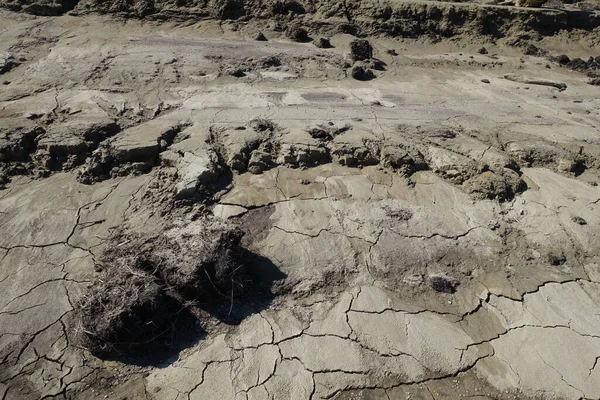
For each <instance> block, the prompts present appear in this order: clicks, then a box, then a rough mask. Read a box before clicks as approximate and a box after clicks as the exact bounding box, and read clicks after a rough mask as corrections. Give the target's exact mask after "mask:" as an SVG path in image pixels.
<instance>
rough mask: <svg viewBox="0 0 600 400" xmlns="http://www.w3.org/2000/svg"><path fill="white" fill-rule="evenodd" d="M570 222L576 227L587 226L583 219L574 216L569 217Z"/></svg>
mask: <svg viewBox="0 0 600 400" xmlns="http://www.w3.org/2000/svg"><path fill="white" fill-rule="evenodd" d="M571 221H573V222H575V223H576V224H577V225H587V221H586V220H585V219H583V218H581V217H579V216H576V215H573V216H572V217H571Z"/></svg>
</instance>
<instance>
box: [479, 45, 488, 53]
mask: <svg viewBox="0 0 600 400" xmlns="http://www.w3.org/2000/svg"><path fill="white" fill-rule="evenodd" d="M477 52H478V53H479V54H487V53H488V51H487V49H486V48H485V47H482V48H480V49H479V50H477Z"/></svg>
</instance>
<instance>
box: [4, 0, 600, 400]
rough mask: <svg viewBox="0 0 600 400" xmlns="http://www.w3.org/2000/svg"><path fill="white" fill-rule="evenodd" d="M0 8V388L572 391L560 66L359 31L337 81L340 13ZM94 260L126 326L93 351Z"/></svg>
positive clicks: (588, 338) (586, 346)
mask: <svg viewBox="0 0 600 400" xmlns="http://www.w3.org/2000/svg"><path fill="white" fill-rule="evenodd" d="M136 4H137V3H136ZM286 4H287V3H286ZM288 5H289V4H288ZM549 13H550V14H552V12H549ZM550 14H548V15H550ZM0 22H1V23H0V26H1V28H0V54H3V53H4V52H6V53H7V54H10V55H11V58H10V60H11V63H12V64H11V68H10V70H7V71H6V72H4V71H3V74H2V75H1V76H0V79H1V80H2V82H4V83H3V84H2V86H0V120H1V125H0V188H1V189H0V399H2V400H9V399H10V400H12V399H38V398H39V399H49V398H57V399H96V398H110V399H113V398H114V399H123V398H128V399H146V400H148V399H153V400H161V399H169V400H171V399H173V400H175V399H177V400H182V399H189V400H191V399H213V398H214V399H236V400H237V399H244V400H250V399H401V398H419V399H438V398H479V399H515V398H518V399H529V398H530V399H580V398H586V399H595V398H599V397H600V362H599V360H600V314H599V313H598V309H599V308H598V307H599V306H600V250H599V249H600V229H599V227H600V188H599V187H598V183H600V175H599V168H600V132H599V127H600V124H599V122H600V100H599V96H598V95H597V94H598V92H597V90H598V89H597V87H595V86H592V85H589V84H588V83H587V82H588V77H587V76H586V75H585V74H583V73H581V72H577V71H572V70H570V69H567V68H563V67H561V66H560V65H559V64H558V63H552V62H550V61H548V59H547V58H546V57H545V56H540V55H523V50H522V48H520V47H518V46H517V47H515V46H512V45H511V44H514V43H513V42H514V37H506V38H503V39H497V40H491V39H489V38H485V37H476V38H473V37H469V36H468V35H467V36H458V37H455V38H454V39H453V40H443V41H441V42H438V43H431V41H430V40H422V39H404V40H401V39H399V38H389V37H369V38H368V39H369V41H370V43H371V44H372V46H373V48H374V57H375V58H376V59H375V60H366V61H360V62H361V63H365V65H366V66H367V68H372V69H373V71H374V72H373V73H374V74H375V76H376V78H375V79H373V80H370V81H360V80H355V79H352V77H351V71H350V68H349V67H350V66H351V65H352V64H351V62H350V61H349V59H350V57H349V55H348V53H349V52H350V50H351V47H352V45H351V44H350V43H351V41H352V40H354V37H352V36H351V35H349V34H347V33H339V32H338V33H336V34H331V35H330V37H329V36H328V37H329V40H330V42H331V45H332V47H331V48H320V47H317V46H315V45H314V44H311V43H298V42H293V41H291V40H290V39H289V38H288V37H287V36H286V34H285V32H282V31H277V30H272V31H271V30H269V31H268V30H267V28H266V27H264V26H262V25H261V24H260V23H258V22H256V21H248V22H247V23H235V22H231V21H229V22H227V21H225V22H224V21H217V22H215V21H203V22H202V23H197V24H191V23H190V24H184V25H185V26H177V25H175V24H174V23H172V22H162V23H156V22H148V21H144V22H141V21H136V20H129V21H126V22H124V21H118V20H115V19H113V18H110V17H105V16H98V15H85V16H82V17H76V16H68V15H65V16H60V17H31V16H25V15H22V14H15V13H10V12H7V11H2V12H1V13H0ZM361 26H362V27H363V29H366V28H365V27H368V26H369V25H368V24H367V23H366V22H365V21H363V25H361ZM259 28H260V30H262V31H263V32H264V33H265V35H266V36H267V37H268V39H269V40H267V41H255V40H254V39H253V38H255V37H256V33H257V31H258V30H259ZM379 29H383V28H381V27H376V26H371V30H367V32H377V31H378V30H379ZM309 33H310V34H311V35H316V32H312V31H311V32H309ZM597 39H598V32H597V30H596V31H589V32H585V34H580V33H578V32H575V31H573V32H569V33H565V32H562V33H560V34H558V35H557V36H555V37H544V38H543V39H540V41H539V42H536V44H537V45H538V46H540V47H543V48H544V49H547V50H548V51H549V52H550V53H552V54H561V53H565V52H566V51H567V50H568V51H569V52H570V53H569V56H570V57H581V58H583V59H587V58H588V57H589V56H590V55H594V56H597V55H598V54H600V50H599V49H598V43H599V42H598V40H597ZM594 43H595V44H594ZM482 44H484V45H485V46H486V48H487V49H486V51H485V53H484V52H482V51H480V49H481V47H482ZM390 49H394V50H395V51H394V52H391V51H389V50H390ZM394 54H396V55H394ZM5 59H6V60H9V58H8V57H5ZM377 60H379V62H378V61H377ZM380 62H383V64H381V63H380ZM349 63H350V64H349ZM369 63H370V64H369ZM367 64H368V65H367ZM546 64H548V66H549V67H550V68H547V67H546ZM361 65H362V64H361ZM375 67H378V68H379V67H383V69H377V68H375ZM515 75H517V76H518V77H519V78H514V76H515ZM505 76H510V77H511V79H508V78H505ZM512 78H514V79H512ZM2 82H0V83H2ZM540 82H542V83H540ZM548 82H550V83H555V84H552V85H548V84H547V83H548ZM563 85H566V89H564V86H563ZM224 227H227V228H224ZM233 228H235V229H239V230H240V232H242V233H243V234H244V235H243V237H242V238H241V243H239V244H238V243H236V246H234V247H233V248H229V247H226V246H225V247H223V246H221V245H220V244H219V243H220V242H219V241H218V240H213V239H214V237H216V236H218V232H222V231H224V230H225V229H233ZM214 232H217V233H214ZM236 232H237V231H236ZM236 237H237V236H236ZM211 240H213V241H212V242H211ZM215 243H216V244H215ZM167 244H168V245H167ZM238 245H239V246H240V248H238ZM220 246H221V247H220ZM215 249H216V250H215ZM194 252H198V254H196V253H194ZM211 252H213V253H211ZM228 252H232V254H234V255H235V257H233V256H232V257H233V258H230V257H223V258H219V257H217V256H220V255H222V254H229V253H228ZM111 254H113V255H114V254H116V255H117V257H112V258H111V257H109V256H110V255H111ZM215 254H216V255H215ZM231 259H235V260H236V263H241V264H243V265H240V266H239V268H242V267H243V269H240V273H241V272H243V274H241V275H239V276H241V278H238V275H234V274H233V272H238V264H231V263H230V262H231ZM215 260H217V261H215ZM223 260H225V261H223ZM240 260H241V261H240ZM218 263H222V265H225V267H223V268H224V270H226V271H228V273H229V272H231V270H233V272H231V274H230V275H227V274H226V275H219V269H218V268H216V269H215V268H214V265H215V264H218ZM210 268H213V269H214V270H213V269H210ZM203 274H206V277H205V276H204V275H203ZM113 275H114V276H118V277H119V279H121V281H119V282H127V281H128V280H129V283H131V282H133V279H135V278H136V277H137V278H141V280H140V281H139V282H141V283H139V282H138V283H136V284H139V286H137V287H141V288H143V290H142V289H140V291H139V292H136V293H135V294H136V295H138V294H139V296H138V297H136V296H132V297H130V298H126V299H125V300H131V301H130V302H129V303H127V301H124V302H123V304H121V305H122V306H123V308H124V309H125V311H126V312H123V313H122V314H118V315H117V316H116V317H115V318H114V319H112V320H111V321H116V322H113V323H114V324H115V325H113V326H111V329H112V328H114V329H115V330H116V329H121V328H122V326H121V325H123V326H126V329H128V330H127V333H131V332H132V331H135V330H136V329H137V330H140V331H142V334H140V333H139V332H137V331H136V332H137V333H136V334H138V335H140V336H139V337H140V338H142V337H143V338H144V340H143V342H144V343H130V342H125V343H117V344H118V345H119V346H115V348H118V349H119V350H118V351H116V352H113V354H111V355H110V356H106V355H104V354H98V353H97V352H93V353H91V352H90V350H93V349H90V346H86V345H85V341H84V342H81V341H80V340H79V338H80V337H81V335H88V336H89V335H92V334H94V333H93V332H90V331H89V326H90V325H89V324H87V325H86V324H82V319H81V312H82V310H81V304H86V300H87V299H90V298H91V296H92V294H93V293H94V292H93V290H94V288H99V287H104V286H102V285H105V284H106V285H108V286H109V288H112V286H110V285H109V284H110V282H111V281H110V278H111V276H113ZM107 282H108V283H107ZM136 282H137V281H136ZM157 282H158V283H157ZM242 283H243V284H242ZM153 285H154V286H153ZM236 285H237V286H236ZM238 286H239V287H238ZM242 286H243V287H242ZM149 288H150V289H149ZM117 289H118V288H117ZM144 290H145V291H144ZM109 292H110V290H106V291H105V292H101V293H109ZM156 293H159V294H160V296H163V297H160V296H159V295H156ZM144 296H148V297H144ZM152 296H157V297H152ZM165 296H166V297H165ZM211 296H212V297H211ZM167 297H168V298H169V303H161V302H160V301H162V300H164V298H167ZM157 299H158V300H157ZM101 300H102V299H100V300H98V299H96V303H94V304H95V306H97V305H98V304H104V305H107V304H108V302H105V303H102V301H101ZM87 304H89V303H87ZM156 304H159V306H156ZM165 304H168V305H169V307H166V308H164V307H163V306H164V305H165ZM173 304H175V306H173ZM107 307H108V306H107ZM136 307H137V308H136ZM144 307H146V308H144ZM161 307H163V308H161ZM173 307H174V308H173ZM89 308H90V307H88V309H89ZM138 309H144V310H145V312H146V314H144V316H143V317H139V320H135V321H138V323H137V325H136V326H135V327H133V328H132V327H131V326H127V324H126V323H125V322H123V321H124V320H126V319H127V318H128V315H129V314H127V312H130V311H131V312H132V313H134V312H135V310H138ZM85 310H86V308H84V309H83V312H85ZM148 310H150V311H155V312H160V313H161V315H156V317H155V318H153V316H152V313H151V312H148ZM165 310H166V311H165ZM110 311H111V310H110V309H108V310H107V311H106V312H107V315H108V314H109V313H110ZM164 313H166V314H168V315H164ZM112 317H114V315H113V316H112ZM163 317H164V318H163ZM140 321H141V322H140ZM126 322H127V321H126ZM144 326H148V329H144ZM123 329H125V328H123ZM144 334H145V335H147V336H151V337H149V338H148V337H147V336H143V335H144ZM114 336H115V337H116V336H118V337H120V338H122V337H127V340H131V338H130V337H129V336H127V335H121V336H119V335H114ZM119 340H123V339H119ZM139 345H142V346H139ZM159 345H160V346H159ZM140 348H142V349H143V350H139V349H140ZM136 349H137V350H136ZM132 352H133V353H132Z"/></svg>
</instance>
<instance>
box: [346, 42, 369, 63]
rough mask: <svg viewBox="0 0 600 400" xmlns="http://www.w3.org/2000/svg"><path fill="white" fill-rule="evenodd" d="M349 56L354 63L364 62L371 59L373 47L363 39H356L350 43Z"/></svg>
mask: <svg viewBox="0 0 600 400" xmlns="http://www.w3.org/2000/svg"><path fill="white" fill-rule="evenodd" d="M350 54H352V58H353V59H354V61H365V60H370V59H371V58H373V46H371V43H369V41H368V40H365V39H356V40H353V41H352V42H350Z"/></svg>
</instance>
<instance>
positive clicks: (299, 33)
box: [285, 26, 310, 43]
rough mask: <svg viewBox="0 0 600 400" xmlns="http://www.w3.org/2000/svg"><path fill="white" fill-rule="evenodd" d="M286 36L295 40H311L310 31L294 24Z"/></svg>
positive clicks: (302, 41)
mask: <svg viewBox="0 0 600 400" xmlns="http://www.w3.org/2000/svg"><path fill="white" fill-rule="evenodd" d="M285 34H286V36H287V37H288V39H291V40H293V41H294V42H300V43H305V42H309V41H310V37H309V36H308V31H307V30H306V29H304V28H301V27H298V26H293V27H290V28H289V29H288V30H287V31H286V32H285Z"/></svg>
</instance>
